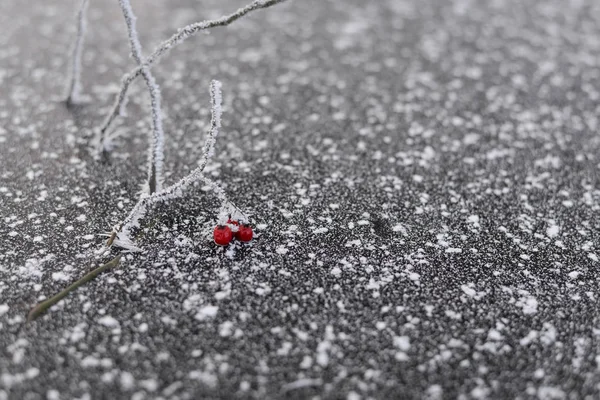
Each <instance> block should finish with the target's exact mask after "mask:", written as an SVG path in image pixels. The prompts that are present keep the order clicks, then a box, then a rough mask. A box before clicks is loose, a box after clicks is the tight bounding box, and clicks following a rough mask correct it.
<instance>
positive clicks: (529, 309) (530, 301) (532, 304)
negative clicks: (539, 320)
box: [516, 295, 538, 314]
mask: <svg viewBox="0 0 600 400" xmlns="http://www.w3.org/2000/svg"><path fill="white" fill-rule="evenodd" d="M516 304H517V306H520V307H521V308H522V309H523V313H525V314H535V313H536V312H537V308H538V301H537V299H536V298H535V297H533V296H530V295H528V296H524V297H521V298H520V299H519V301H518V302H517V303H516Z"/></svg>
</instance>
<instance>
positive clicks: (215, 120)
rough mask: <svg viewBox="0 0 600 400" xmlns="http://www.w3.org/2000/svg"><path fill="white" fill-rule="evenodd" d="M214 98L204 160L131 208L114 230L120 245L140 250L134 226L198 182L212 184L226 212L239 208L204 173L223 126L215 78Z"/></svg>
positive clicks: (218, 89) (212, 86) (213, 86)
mask: <svg viewBox="0 0 600 400" xmlns="http://www.w3.org/2000/svg"><path fill="white" fill-rule="evenodd" d="M210 95H211V96H210V97H211V106H212V107H211V115H212V117H211V123H210V131H209V132H208V136H207V138H206V142H205V144H204V148H203V155H202V159H201V160H200V162H199V165H198V167H197V168H196V169H194V170H193V171H192V172H191V173H189V174H188V175H187V176H185V177H184V178H183V179H181V180H180V181H179V182H177V183H175V184H173V185H171V186H169V187H167V188H165V189H163V190H161V191H159V192H156V193H153V194H151V195H146V196H144V197H142V198H141V199H140V200H139V201H138V203H137V204H136V205H135V207H134V208H133V209H132V210H131V212H130V213H129V215H128V216H127V218H125V220H124V221H123V222H122V223H121V224H119V225H117V226H115V228H114V231H116V232H118V233H117V238H116V240H115V241H114V244H115V245H116V246H119V247H122V248H125V249H129V250H134V251H135V250H139V249H138V248H137V247H135V245H134V243H133V241H132V240H131V238H130V231H131V229H132V228H134V227H137V226H139V221H140V219H142V218H143V217H144V216H145V215H146V213H147V212H148V211H149V210H150V208H151V207H153V206H154V205H156V204H158V203H163V202H167V201H169V200H173V199H176V198H180V197H182V196H183V192H184V190H186V189H187V188H189V187H190V186H192V185H193V184H194V183H196V182H204V184H206V185H208V186H209V187H210V188H211V189H212V190H213V192H214V193H215V194H216V196H217V198H218V199H219V200H220V201H221V210H222V214H224V215H225V214H227V213H228V212H229V211H230V209H235V210H239V209H238V208H237V207H235V206H234V205H233V204H232V203H231V202H230V201H229V200H228V199H227V195H226V194H225V191H224V190H223V189H222V188H221V187H220V186H219V185H218V184H217V183H216V182H214V181H212V180H211V179H209V178H207V177H206V176H204V174H203V171H204V168H205V167H206V163H207V162H208V160H209V159H210V157H211V156H212V155H213V153H214V145H215V142H216V138H217V135H218V134H219V129H220V127H221V112H222V111H221V101H222V96H221V82H219V81H212V82H211V85H210Z"/></svg>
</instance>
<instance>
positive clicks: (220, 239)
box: [213, 225, 233, 246]
mask: <svg viewBox="0 0 600 400" xmlns="http://www.w3.org/2000/svg"><path fill="white" fill-rule="evenodd" d="M213 239H214V240H215V243H216V244H218V245H219V246H227V245H228V244H229V243H230V242H231V240H232V239H233V232H231V228H229V227H228V226H227V225H217V226H216V227H215V230H214V231H213Z"/></svg>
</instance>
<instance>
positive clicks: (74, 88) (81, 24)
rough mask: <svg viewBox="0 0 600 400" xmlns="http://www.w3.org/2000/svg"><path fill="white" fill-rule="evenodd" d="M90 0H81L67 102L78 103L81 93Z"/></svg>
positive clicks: (68, 82)
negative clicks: (82, 56) (84, 43)
mask: <svg viewBox="0 0 600 400" xmlns="http://www.w3.org/2000/svg"><path fill="white" fill-rule="evenodd" d="M88 3H89V0H81V5H80V6H79V11H78V12H77V33H76V34H75V42H74V43H73V55H72V59H71V69H70V76H69V80H68V81H67V93H66V96H67V104H74V103H77V102H78V101H79V100H80V98H79V96H80V94H81V54H82V52H83V42H84V39H85V30H86V26H87V20H86V15H87V8H88Z"/></svg>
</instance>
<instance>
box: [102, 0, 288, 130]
mask: <svg viewBox="0 0 600 400" xmlns="http://www.w3.org/2000/svg"><path fill="white" fill-rule="evenodd" d="M283 1H285V0H255V1H253V2H252V3H250V4H248V5H246V6H245V7H242V8H240V9H238V10H237V11H235V12H234V13H232V14H229V15H226V16H223V17H221V18H217V19H214V20H208V21H202V22H196V23H194V24H191V25H188V26H186V27H184V28H182V29H179V30H178V31H177V33H175V34H174V35H172V36H171V37H170V38H169V39H168V40H166V41H164V42H162V43H161V44H160V45H159V46H158V47H157V48H156V49H155V50H154V52H152V54H151V55H150V56H149V57H148V58H147V59H146V60H145V62H144V64H143V65H140V66H138V67H137V68H135V69H133V70H132V71H131V72H129V73H127V74H125V75H124V76H123V79H122V83H121V90H120V91H119V93H118V94H117V96H116V98H115V102H114V105H113V108H112V110H111V113H110V114H109V115H108V116H107V117H106V119H105V120H104V122H103V124H102V127H101V128H100V139H101V140H102V139H103V137H104V135H105V134H106V131H107V130H108V129H109V128H110V126H111V124H112V123H113V122H114V120H115V119H116V117H117V116H118V115H119V114H123V113H124V107H125V101H126V99H127V92H128V90H129V85H131V83H132V82H133V81H134V80H135V79H136V78H137V77H138V76H140V75H141V74H142V71H143V70H144V68H146V67H148V68H150V67H151V66H152V65H153V64H154V63H156V62H157V61H158V60H159V59H160V58H161V57H162V56H163V55H165V54H166V53H167V52H168V51H169V50H170V49H172V48H173V47H175V46H177V45H178V44H180V43H182V42H183V41H184V40H186V39H187V38H189V37H190V36H193V35H195V34H196V33H198V32H201V31H203V30H206V29H211V28H215V27H219V26H227V25H229V24H231V23H232V22H234V21H236V20H238V19H240V18H242V17H243V16H244V15H246V14H248V13H250V12H252V11H255V10H259V9H263V8H268V7H271V6H273V5H275V4H277V3H281V2H283Z"/></svg>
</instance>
